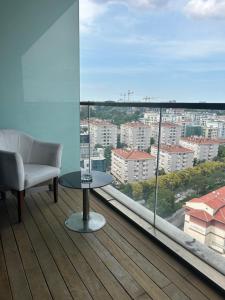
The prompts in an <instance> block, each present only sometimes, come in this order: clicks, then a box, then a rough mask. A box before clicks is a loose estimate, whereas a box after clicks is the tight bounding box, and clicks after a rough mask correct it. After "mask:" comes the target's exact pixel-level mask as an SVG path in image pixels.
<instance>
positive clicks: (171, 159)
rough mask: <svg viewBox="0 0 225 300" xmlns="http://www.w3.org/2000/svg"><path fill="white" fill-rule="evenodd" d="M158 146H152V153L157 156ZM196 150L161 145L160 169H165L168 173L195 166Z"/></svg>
mask: <svg viewBox="0 0 225 300" xmlns="http://www.w3.org/2000/svg"><path fill="white" fill-rule="evenodd" d="M157 152H158V148H157V146H152V147H151V154H152V155H153V156H155V157H156V156H157ZM193 159H194V151H193V150H190V149H187V148H184V147H181V146H178V145H163V144H161V146H160V156H159V169H164V171H165V172H166V173H168V172H174V171H178V170H183V169H186V168H191V167H192V166H193Z"/></svg>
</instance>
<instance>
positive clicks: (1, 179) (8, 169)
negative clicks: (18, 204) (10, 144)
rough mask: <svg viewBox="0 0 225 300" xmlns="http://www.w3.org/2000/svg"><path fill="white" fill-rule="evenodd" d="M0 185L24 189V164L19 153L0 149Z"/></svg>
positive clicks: (19, 189) (18, 189)
mask: <svg viewBox="0 0 225 300" xmlns="http://www.w3.org/2000/svg"><path fill="white" fill-rule="evenodd" d="M0 185H1V186H4V187H5V188H7V189H14V190H17V191H22V190H24V166H23V159H22V157H21V155H20V154H19V153H15V152H9V151H3V150H0Z"/></svg>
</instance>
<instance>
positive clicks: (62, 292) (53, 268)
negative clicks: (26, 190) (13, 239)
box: [7, 197, 72, 300]
mask: <svg viewBox="0 0 225 300" xmlns="http://www.w3.org/2000/svg"><path fill="white" fill-rule="evenodd" d="M7 200H8V201H9V200H10V199H7ZM28 201H29V197H26V202H28ZM23 223H24V226H25V228H26V231H27V233H28V236H29V239H30V241H31V243H32V246H33V249H34V251H35V253H36V256H37V258H38V261H39V264H40V266H41V269H42V272H43V273H44V276H45V278H46V281H47V284H48V287H49V290H50V292H51V295H52V297H53V298H54V299H55V300H61V299H63V300H64V299H65V300H71V299H72V296H71V294H70V293H69V291H68V289H67V286H66V284H65V282H64V280H63V278H62V276H61V274H60V272H59V270H58V268H57V265H56V264H55V262H54V259H53V257H52V255H51V253H50V251H49V249H48V247H47V245H46V244H45V242H44V240H43V238H42V236H41V234H40V231H39V229H38V227H37V225H36V224H35V222H34V220H33V218H32V216H31V215H30V213H29V211H28V210H27V207H26V205H24V207H23ZM21 299H23V298H20V300H21Z"/></svg>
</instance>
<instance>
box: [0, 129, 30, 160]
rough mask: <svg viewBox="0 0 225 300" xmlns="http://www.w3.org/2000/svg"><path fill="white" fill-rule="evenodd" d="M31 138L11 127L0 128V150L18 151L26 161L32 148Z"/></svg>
mask: <svg viewBox="0 0 225 300" xmlns="http://www.w3.org/2000/svg"><path fill="white" fill-rule="evenodd" d="M32 144H33V138H32V137H31V136H29V135H27V134H24V133H22V132H20V131H17V130H13V129H0V150H5V151H10V152H16V153H19V154H20V155H21V156H22V159H23V162H24V163H28V162H29V159H30V154H31V150H32Z"/></svg>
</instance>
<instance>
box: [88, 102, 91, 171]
mask: <svg viewBox="0 0 225 300" xmlns="http://www.w3.org/2000/svg"><path fill="white" fill-rule="evenodd" d="M88 136H89V147H88V157H89V168H88V171H89V174H91V132H90V105H89V103H88Z"/></svg>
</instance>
